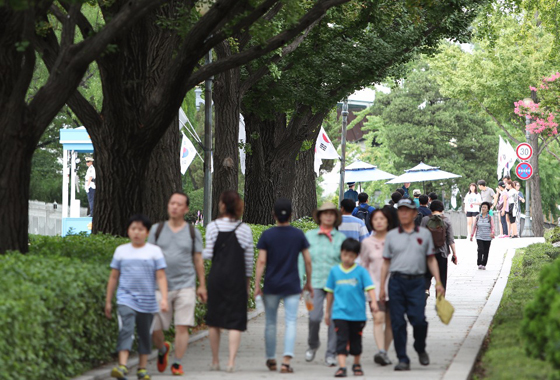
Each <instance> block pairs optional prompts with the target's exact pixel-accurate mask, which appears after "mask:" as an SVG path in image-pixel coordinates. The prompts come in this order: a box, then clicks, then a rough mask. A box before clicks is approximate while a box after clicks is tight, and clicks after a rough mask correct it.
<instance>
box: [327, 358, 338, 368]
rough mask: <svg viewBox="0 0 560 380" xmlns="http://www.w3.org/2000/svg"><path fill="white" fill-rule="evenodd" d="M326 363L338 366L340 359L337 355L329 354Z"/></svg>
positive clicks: (330, 365) (328, 365) (329, 365)
mask: <svg viewBox="0 0 560 380" xmlns="http://www.w3.org/2000/svg"><path fill="white" fill-rule="evenodd" d="M325 364H326V365H327V367H336V366H337V364H338V360H336V358H335V357H332V356H328V357H326V358H325Z"/></svg>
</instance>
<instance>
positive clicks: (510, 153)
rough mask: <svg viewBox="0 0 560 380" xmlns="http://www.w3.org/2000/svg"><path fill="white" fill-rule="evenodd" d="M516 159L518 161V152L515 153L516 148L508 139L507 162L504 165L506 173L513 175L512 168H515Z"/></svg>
mask: <svg viewBox="0 0 560 380" xmlns="http://www.w3.org/2000/svg"><path fill="white" fill-rule="evenodd" d="M515 161H517V154H515V149H513V147H512V146H511V144H510V143H509V141H508V142H507V143H506V164H505V167H504V173H506V172H507V174H508V175H510V176H511V169H512V168H513V165H515Z"/></svg>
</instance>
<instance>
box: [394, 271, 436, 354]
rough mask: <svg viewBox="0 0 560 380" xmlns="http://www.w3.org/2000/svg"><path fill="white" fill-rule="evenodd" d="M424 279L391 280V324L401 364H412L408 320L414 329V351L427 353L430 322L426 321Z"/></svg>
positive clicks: (396, 278) (395, 277)
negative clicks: (408, 351) (408, 339)
mask: <svg viewBox="0 0 560 380" xmlns="http://www.w3.org/2000/svg"><path fill="white" fill-rule="evenodd" d="M424 285H425V284H424V277H418V278H413V279H405V278H402V277H397V276H391V277H390V279H389V299H390V300H391V307H390V308H389V311H390V313H391V324H392V329H393V337H394V344H395V351H397V357H398V358H399V362H405V363H410V359H409V357H408V356H407V355H406V339H407V334H406V320H405V318H404V315H405V314H406V315H407V317H408V321H409V322H410V324H411V325H412V327H413V329H414V349H415V350H416V352H418V353H421V352H424V351H426V336H427V335H428V322H427V321H426V314H425V305H426V294H425V292H424V291H425V289H424V288H425V286H424Z"/></svg>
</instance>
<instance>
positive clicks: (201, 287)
mask: <svg viewBox="0 0 560 380" xmlns="http://www.w3.org/2000/svg"><path fill="white" fill-rule="evenodd" d="M193 261H194V269H195V270H196V277H198V289H197V290H196V295H197V297H198V298H199V299H200V300H201V301H202V303H206V301H207V300H208V291H207V290H206V273H204V260H203V259H202V253H201V252H195V253H194V258H193Z"/></svg>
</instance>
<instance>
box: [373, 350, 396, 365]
mask: <svg viewBox="0 0 560 380" xmlns="http://www.w3.org/2000/svg"><path fill="white" fill-rule="evenodd" d="M373 361H374V362H375V363H377V364H379V365H382V366H386V365H389V364H393V363H392V362H391V359H389V355H387V353H386V352H381V351H379V352H378V353H377V354H375V355H374V356H373Z"/></svg>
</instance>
